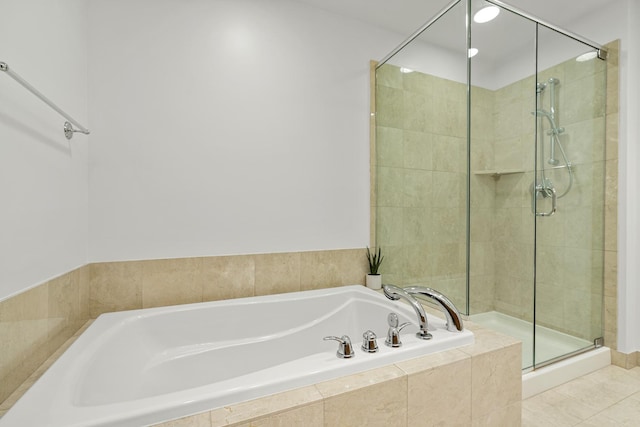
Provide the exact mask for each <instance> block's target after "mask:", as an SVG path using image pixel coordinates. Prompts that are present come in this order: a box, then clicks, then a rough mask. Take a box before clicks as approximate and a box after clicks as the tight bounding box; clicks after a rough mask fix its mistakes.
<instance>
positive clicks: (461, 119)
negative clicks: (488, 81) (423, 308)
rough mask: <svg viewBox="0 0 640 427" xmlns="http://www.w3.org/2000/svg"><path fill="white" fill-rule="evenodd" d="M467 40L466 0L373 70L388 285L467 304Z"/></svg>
mask: <svg viewBox="0 0 640 427" xmlns="http://www.w3.org/2000/svg"><path fill="white" fill-rule="evenodd" d="M466 44H467V38H466V2H464V1H460V2H458V3H457V4H455V5H454V6H452V8H451V9H449V10H448V11H447V12H446V13H445V14H444V15H442V16H441V17H440V18H438V19H437V20H436V21H435V22H433V23H432V24H431V25H430V26H428V28H426V29H425V31H424V32H422V34H420V36H419V37H418V38H416V39H415V40H413V41H412V42H411V43H410V44H408V45H407V46H405V47H404V48H403V49H402V50H401V51H399V52H398V53H397V54H395V55H394V56H393V57H392V58H391V59H390V60H389V61H387V63H385V64H383V65H381V66H380V67H379V68H378V69H377V71H376V169H375V171H376V202H375V207H376V210H375V215H376V237H375V241H376V243H375V244H376V246H378V247H381V248H382V251H383V253H384V255H385V262H384V263H383V264H382V267H381V272H382V275H383V282H384V283H393V284H396V285H399V286H406V285H414V284H415V285H423V286H429V287H433V288H434V289H437V290H439V291H440V292H442V293H444V294H445V295H447V296H448V297H449V298H450V299H451V300H452V301H453V302H454V303H455V304H456V305H457V306H458V307H459V308H460V310H462V311H464V309H465V307H466V306H467V289H466V285H467V282H466V267H467V236H466V234H467V233H466V230H467V85H466V82H467V71H466V70H467V46H466Z"/></svg>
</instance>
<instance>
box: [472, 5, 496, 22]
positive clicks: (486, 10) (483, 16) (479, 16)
mask: <svg viewBox="0 0 640 427" xmlns="http://www.w3.org/2000/svg"><path fill="white" fill-rule="evenodd" d="M499 13H500V8H499V7H498V6H493V5H489V6H485V7H483V8H482V9H480V10H479V11H477V12H476V13H475V15H473V20H474V21H475V22H477V23H478V24H484V23H485V22H489V21H491V20H492V19H494V18H495V17H496V16H498V14H499Z"/></svg>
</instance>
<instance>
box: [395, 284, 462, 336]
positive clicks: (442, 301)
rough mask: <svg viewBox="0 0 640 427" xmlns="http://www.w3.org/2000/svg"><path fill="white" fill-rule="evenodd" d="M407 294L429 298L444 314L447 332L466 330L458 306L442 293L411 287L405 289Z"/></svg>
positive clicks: (421, 287)
mask: <svg viewBox="0 0 640 427" xmlns="http://www.w3.org/2000/svg"><path fill="white" fill-rule="evenodd" d="M404 290H405V292H407V293H408V294H410V295H412V296H413V295H419V296H424V297H427V298H429V299H430V300H431V301H433V302H434V303H435V304H436V305H437V306H438V308H439V309H440V310H441V311H442V312H443V313H444V315H445V317H446V319H447V330H448V331H451V332H455V331H461V330H463V329H464V325H463V323H462V316H461V315H460V312H459V311H458V309H457V308H456V306H455V305H454V304H453V302H451V300H450V299H449V298H447V297H446V296H444V295H443V294H442V293H440V292H438V291H436V290H435V289H431V288H426V287H423V286H409V287H406V288H404Z"/></svg>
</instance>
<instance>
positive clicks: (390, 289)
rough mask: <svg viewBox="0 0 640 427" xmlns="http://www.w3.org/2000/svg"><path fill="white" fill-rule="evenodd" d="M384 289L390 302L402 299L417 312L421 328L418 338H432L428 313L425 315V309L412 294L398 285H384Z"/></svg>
mask: <svg viewBox="0 0 640 427" xmlns="http://www.w3.org/2000/svg"><path fill="white" fill-rule="evenodd" d="M382 289H383V290H384V295H385V296H386V297H387V298H389V299H390V300H393V301H397V300H399V299H400V298H402V299H404V300H405V301H407V302H408V303H409V304H411V306H412V307H413V309H414V310H415V312H416V315H417V316H418V325H419V326H420V330H419V331H418V332H416V336H417V337H418V338H420V339H423V340H429V339H431V338H432V335H431V334H430V333H429V331H428V330H427V326H428V324H427V313H425V311H424V308H423V307H422V305H421V304H420V302H418V300H417V299H415V298H414V297H413V296H412V295H411V294H409V293H408V292H406V291H405V290H404V289H402V288H400V287H398V286H396V285H382Z"/></svg>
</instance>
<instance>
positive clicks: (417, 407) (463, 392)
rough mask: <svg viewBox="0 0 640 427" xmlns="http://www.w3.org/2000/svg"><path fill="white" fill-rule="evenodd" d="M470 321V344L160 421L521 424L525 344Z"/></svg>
mask: <svg viewBox="0 0 640 427" xmlns="http://www.w3.org/2000/svg"><path fill="white" fill-rule="evenodd" d="M468 326H469V329H473V332H474V334H476V342H475V343H474V344H473V345H470V346H465V347H461V348H459V349H456V350H449V351H445V352H441V353H436V354H432V355H428V356H424V357H420V358H416V359H411V360H408V361H404V362H400V363H396V364H394V365H389V366H387V367H383V368H378V369H373V370H371V371H367V372H363V373H360V374H355V375H350V376H347V377H343V378H339V379H336V380H331V381H326V382H323V383H319V384H316V385H314V386H309V387H304V388H300V389H296V390H292V391H288V392H284V393H279V394H276V395H272V396H268V397H265V398H262V399H257V400H253V401H249V402H244V403H240V404H237V405H230V406H227V407H224V408H219V409H215V410H212V411H211V412H208V413H202V414H198V415H194V416H191V417H186V418H183V419H180V420H175V421H169V422H166V423H162V424H158V425H157V426H158V427H178V426H199V427H217V426H236V427H249V426H284V425H302V424H305V425H309V426H318V427H320V426H335V425H344V426H356V425H368V426H389V425H393V426H416V427H418V426H420V427H427V426H437V425H461V426H474V427H475V426H477V427H480V426H496V425H508V426H512V427H516V426H519V425H520V418H521V392H522V375H521V371H520V354H521V348H520V343H519V342H517V341H515V340H514V339H512V338H510V337H506V336H504V335H501V334H498V333H496V332H492V331H489V330H486V329H482V328H479V327H475V326H473V325H471V324H470V322H469V324H468Z"/></svg>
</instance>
